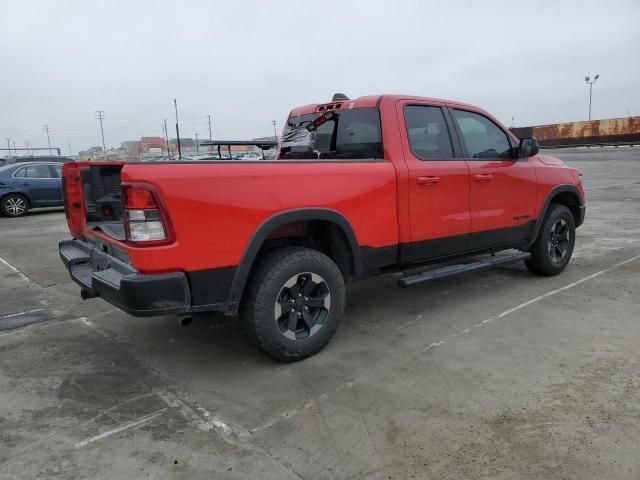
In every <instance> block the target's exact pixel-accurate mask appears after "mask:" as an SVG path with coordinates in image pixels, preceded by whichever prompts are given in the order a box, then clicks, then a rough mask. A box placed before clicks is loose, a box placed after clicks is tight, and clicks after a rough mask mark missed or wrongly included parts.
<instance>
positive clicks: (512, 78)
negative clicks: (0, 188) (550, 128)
mask: <svg viewBox="0 0 640 480" xmlns="http://www.w3.org/2000/svg"><path fill="white" fill-rule="evenodd" d="M517 5H518V3H517V2H511V1H501V2H497V1H496V2H490V1H483V2H476V1H451V2H446V3H445V2H427V1H394V2H392V1H388V0H387V1H360V2H356V1H351V2H350V1H347V0H343V1H323V2H301V1H298V2H294V1H286V2H284V1H282V2H262V1H257V0H254V1H242V0H236V1H224V2H223V1H182V2H164V1H154V2H142V1H134V2H131V1H127V2H125V1H112V2H106V1H105V2H96V1H72V2H64V1H55V2H51V1H44V0H43V1H35V0H34V1H29V0H16V1H12V0H1V1H0V62H1V63H0V65H2V68H1V72H2V73H0V141H4V137H11V138H13V139H14V140H15V141H16V143H17V144H18V145H22V144H23V142H24V141H25V140H31V142H32V143H33V144H40V145H43V144H46V137H45V136H44V133H43V132H42V128H41V125H42V124H44V123H47V124H50V125H51V129H52V138H53V143H55V144H56V145H60V146H62V147H64V149H65V150H66V144H67V142H71V144H72V148H73V150H74V151H77V150H79V149H81V148H86V147H88V146H91V145H98V144H99V143H100V141H99V127H98V124H97V121H96V120H95V118H94V117H95V116H94V110H104V111H105V112H106V121H105V136H106V140H107V146H115V145H117V144H119V142H120V141H122V140H126V139H135V138H138V137H139V136H140V135H161V122H162V120H163V119H164V118H166V119H167V120H168V123H169V124H170V125H173V123H174V120H173V118H174V117H173V104H172V100H173V98H174V97H176V98H177V99H178V102H179V106H180V114H181V115H180V117H181V134H182V135H183V136H193V134H194V133H195V132H196V131H197V132H198V133H199V135H200V136H201V137H205V136H206V135H208V134H207V127H206V115H208V114H211V115H212V116H213V118H214V136H216V137H217V138H228V139H242V138H248V137H253V136H258V135H268V134H270V133H271V132H272V129H271V120H272V119H274V118H275V119H277V120H278V122H279V124H280V125H281V124H282V122H283V120H284V118H285V116H286V114H287V113H288V111H289V110H290V109H291V108H293V107H295V106H298V105H301V104H306V103H312V102H317V101H325V100H329V99H330V96H331V94H332V93H334V92H337V91H340V92H344V93H346V94H348V95H350V96H353V97H355V96H360V95H366V94H377V93H408V94H416V95H424V96H433V97H444V98H452V99H456V100H462V101H467V102H470V103H474V104H477V105H480V106H483V107H484V108H486V109H488V110H489V111H491V112H492V113H494V114H495V115H496V116H497V117H498V118H500V119H501V120H502V121H503V122H504V123H506V124H510V123H511V119H512V118H515V122H516V124H519V125H527V124H541V123H551V122H558V121H570V120H581V119H584V118H585V117H586V114H587V100H588V90H587V87H586V85H585V83H584V76H585V75H587V74H591V75H593V74H595V73H599V74H600V75H601V78H600V80H598V83H597V84H596V85H595V87H594V104H593V116H594V117H595V118H607V117H616V116H626V115H628V114H629V113H631V114H634V115H638V114H640V89H638V85H639V84H640V61H639V60H640V59H639V57H638V51H637V49H638V45H640V29H638V27H637V25H638V20H640V3H638V2H637V1H633V0H630V1H615V2H600V1H597V2H596V1H563V2H557V1H543V2H526V3H522V5H523V6H522V7H520V8H518V7H517Z"/></svg>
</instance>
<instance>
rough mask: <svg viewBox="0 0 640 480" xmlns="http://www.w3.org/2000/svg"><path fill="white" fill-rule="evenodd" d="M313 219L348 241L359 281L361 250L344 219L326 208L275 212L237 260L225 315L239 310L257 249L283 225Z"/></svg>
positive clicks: (360, 274) (265, 221)
mask: <svg viewBox="0 0 640 480" xmlns="http://www.w3.org/2000/svg"><path fill="white" fill-rule="evenodd" d="M313 220H325V221H329V222H333V223H335V224H337V225H338V226H339V227H340V228H341V229H342V231H343V233H344V234H345V236H346V237H347V240H348V241H349V245H350V246H351V254H352V255H353V261H354V270H355V279H356V280H358V279H360V278H362V262H361V253H360V249H359V248H358V242H357V240H356V236H355V234H354V233H353V229H352V228H351V225H350V224H349V222H348V221H347V219H346V218H344V217H343V216H342V215H341V214H340V213H338V212H336V211H335V210H330V209H327V208H300V209H295V210H288V211H285V212H281V213H277V214H275V215H272V216H271V217H269V218H267V219H266V220H264V221H263V222H262V223H261V224H260V226H259V227H258V228H257V229H256V230H255V232H253V235H252V236H251V239H250V240H249V243H248V244H247V246H246V248H245V250H244V253H243V254H242V257H241V258H240V263H239V264H238V268H237V269H236V271H235V273H234V276H233V282H232V284H231V289H230V292H229V298H228V300H227V305H226V313H227V314H234V313H236V312H237V311H238V306H239V303H240V299H241V298H242V294H243V292H244V287H245V285H246V283H247V279H248V278H249V273H250V272H251V268H252V267H253V264H254V261H255V259H256V256H257V255H258V252H259V251H260V248H261V247H262V244H263V243H264V241H265V240H266V238H267V237H268V236H269V234H270V233H271V232H273V231H274V230H275V229H276V228H278V227H280V226H282V225H286V224H287V223H292V222H301V221H313Z"/></svg>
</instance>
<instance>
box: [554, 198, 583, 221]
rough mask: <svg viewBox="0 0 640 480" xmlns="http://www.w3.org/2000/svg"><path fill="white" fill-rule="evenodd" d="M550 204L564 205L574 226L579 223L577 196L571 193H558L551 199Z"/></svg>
mask: <svg viewBox="0 0 640 480" xmlns="http://www.w3.org/2000/svg"><path fill="white" fill-rule="evenodd" d="M550 203H559V204H560V205H565V206H566V207H567V208H568V209H569V210H570V211H571V214H572V215H573V220H574V221H575V224H576V225H578V224H579V223H580V198H578V195H576V194H575V193H573V192H560V193H558V194H557V195H555V196H554V197H553V198H552V199H551V202H550Z"/></svg>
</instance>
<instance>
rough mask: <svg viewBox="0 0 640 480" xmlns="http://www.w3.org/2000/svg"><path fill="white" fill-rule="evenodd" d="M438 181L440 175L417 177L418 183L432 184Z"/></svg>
mask: <svg viewBox="0 0 640 480" xmlns="http://www.w3.org/2000/svg"><path fill="white" fill-rule="evenodd" d="M439 181H440V177H418V185H433V184H435V183H438V182H439Z"/></svg>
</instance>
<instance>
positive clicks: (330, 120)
mask: <svg viewBox="0 0 640 480" xmlns="http://www.w3.org/2000/svg"><path fill="white" fill-rule="evenodd" d="M220 143H224V142H220ZM538 150H539V149H538V145H537V142H536V140H535V139H533V138H523V139H520V140H518V139H517V138H515V137H514V136H513V134H511V133H510V132H509V130H508V129H506V128H505V127H504V126H503V125H501V124H500V122H498V121H497V120H496V119H495V118H494V117H492V116H491V115H490V114H488V113H487V112H485V111H484V110H482V109H480V108H478V107H474V106H472V105H468V104H463V103H459V102H453V101H448V100H439V99H433V98H423V97H410V96H400V95H381V96H366V97H361V98H357V99H355V100H350V99H348V98H347V97H345V96H344V95H342V94H336V96H334V98H333V100H332V101H331V102H328V103H320V104H312V105H307V106H304V107H300V108H296V109H294V110H292V111H291V113H290V114H289V117H288V121H287V124H286V127H285V129H284V132H283V138H282V140H281V141H280V144H279V145H278V153H277V155H276V158H275V159H274V160H257V161H246V160H215V161H174V162H157V163H114V162H110V163H97V162H77V163H67V164H65V165H64V167H63V177H64V178H63V187H64V196H65V204H66V216H67V221H68V225H69V229H70V231H71V234H72V236H73V239H72V240H65V241H62V242H61V243H60V245H59V251H60V256H61V258H62V260H63V262H64V263H65V265H66V267H67V268H68V270H69V272H70V273H71V277H72V278H73V280H74V281H75V282H76V283H78V284H79V285H80V287H81V293H82V296H83V298H91V297H98V296H99V297H102V298H103V299H105V300H106V301H108V302H110V303H112V304H114V305H116V306H117V307H119V308H121V309H122V310H124V311H126V312H128V313H130V314H132V315H137V316H151V315H161V314H169V313H171V314H183V315H185V314H189V313H192V312H203V311H221V312H225V313H226V314H229V315H234V314H238V313H239V316H240V320H241V322H242V324H243V325H244V327H245V329H246V331H247V334H248V336H249V338H250V339H251V340H252V341H253V342H254V343H255V344H256V345H257V346H258V347H259V348H261V349H262V350H264V351H265V352H266V353H267V354H269V355H271V356H272V357H274V358H276V359H278V360H282V361H295V360H300V359H302V358H305V357H308V356H310V355H313V354H315V353H317V352H318V351H319V350H321V349H322V348H323V347H324V346H325V345H326V344H327V343H328V342H329V340H330V339H331V337H332V336H333V334H334V333H335V331H336V328H337V326H338V322H339V320H340V318H341V316H342V315H343V312H344V308H345V297H346V289H345V287H346V286H347V285H349V284H350V283H351V282H354V281H358V280H362V279H365V278H367V277H370V276H373V275H378V274H382V273H385V272H404V273H403V275H402V276H401V278H400V280H399V283H400V285H401V286H409V285H412V284H415V283H420V282H426V281H430V280H434V279H437V278H442V277H445V276H449V275H453V274H457V273H461V272H469V271H474V270H480V269H484V268H488V267H492V266H495V265H499V264H502V263H505V262H509V261H515V260H524V261H525V263H526V265H527V267H528V269H529V270H530V271H531V272H533V273H535V274H538V275H555V274H558V273H560V272H561V271H562V270H563V269H564V268H565V267H566V265H567V263H568V262H569V259H570V258H571V254H572V251H573V247H574V243H575V229H576V227H577V226H579V225H580V224H582V222H583V220H584V215H585V198H584V191H583V188H582V184H581V178H580V174H579V172H578V171H577V170H576V169H574V168H570V167H568V166H566V165H565V164H563V162H562V161H560V160H558V159H556V158H553V157H548V156H545V155H541V154H539V151H538ZM507 250H508V252H506V253H504V252H503V253H501V254H499V255H495V253H496V252H499V251H507ZM443 265H444V266H443Z"/></svg>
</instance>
